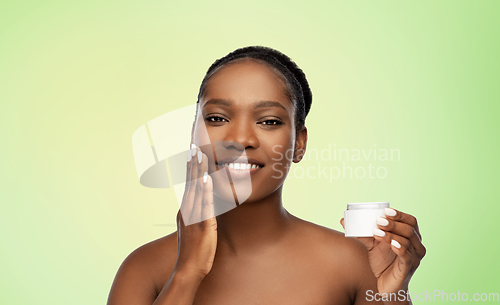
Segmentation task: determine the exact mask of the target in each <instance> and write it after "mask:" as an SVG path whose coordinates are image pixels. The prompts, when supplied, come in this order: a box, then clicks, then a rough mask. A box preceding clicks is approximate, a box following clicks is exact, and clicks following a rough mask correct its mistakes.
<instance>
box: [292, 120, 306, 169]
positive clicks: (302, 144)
mask: <svg viewBox="0 0 500 305" xmlns="http://www.w3.org/2000/svg"><path fill="white" fill-rule="evenodd" d="M306 146H307V128H306V126H303V127H302V129H301V130H300V132H299V134H298V136H297V139H295V151H294V152H293V160H292V161H293V163H299V162H300V160H302V158H303V157H304V154H305V153H306Z"/></svg>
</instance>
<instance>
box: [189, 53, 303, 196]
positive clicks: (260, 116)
mask: <svg viewBox="0 0 500 305" xmlns="http://www.w3.org/2000/svg"><path fill="white" fill-rule="evenodd" d="M206 89H207V90H206V91H205V92H206V93H205V95H204V96H203V97H202V98H201V99H200V101H199V105H198V113H197V120H196V124H195V129H194V134H193V139H194V143H195V144H197V145H199V143H207V142H208V141H207V139H206V135H208V137H209V142H210V143H211V144H212V145H211V146H212V147H210V145H206V146H203V145H201V146H200V145H199V146H200V148H201V149H202V151H203V152H204V153H205V154H206V155H207V156H208V159H209V173H213V172H215V171H217V170H227V171H228V172H229V174H230V176H231V179H232V180H231V181H232V182H231V184H232V186H233V189H236V191H237V187H236V185H235V184H237V183H243V181H244V180H245V179H246V180H245V181H246V183H247V184H249V183H248V182H249V181H250V179H251V193H250V192H249V195H250V196H249V197H248V199H247V200H246V202H252V201H256V200H259V199H262V198H265V197H267V196H269V195H270V194H271V193H273V192H275V191H276V190H277V189H278V188H280V187H281V186H282V184H283V182H284V180H285V177H286V175H287V173H288V171H289V168H290V165H291V162H292V161H294V162H298V161H299V160H300V157H299V158H298V159H297V158H296V159H293V152H294V148H296V149H297V148H299V149H300V148H303V149H305V141H306V133H305V132H301V133H300V135H299V137H298V139H297V143H296V145H294V142H295V141H296V139H295V127H294V126H295V120H294V118H295V116H294V107H293V105H292V103H291V101H290V100H289V98H288V97H287V96H286V94H285V85H284V83H283V81H282V80H281V79H280V78H279V77H278V76H277V75H276V73H275V72H274V71H273V70H272V69H271V68H269V67H268V66H266V65H264V64H261V63H258V62H255V61H253V60H244V61H239V62H235V63H231V64H229V65H226V66H224V67H222V68H221V69H220V70H219V71H217V72H216V73H215V74H214V75H213V76H212V77H211V78H210V80H209V81H208V83H207V88H206ZM205 128H206V132H205ZM203 137H205V139H203ZM299 142H300V143H299ZM297 146H298V147H297ZM242 154H243V156H245V155H246V157H247V158H246V159H247V162H248V164H250V166H251V167H252V168H251V169H249V170H248V169H245V170H241V169H240V170H237V169H232V168H230V166H229V167H227V166H228V164H230V163H233V167H235V166H237V165H235V164H236V163H240V164H241V163H242V162H238V161H241V160H244V159H245V158H243V159H242V157H240V156H242ZM237 158H239V159H237ZM243 163H244V162H243ZM254 167H255V168H254ZM212 177H213V181H214V195H215V196H216V197H219V198H220V199H223V200H225V201H231V199H233V193H232V190H231V188H230V186H229V183H228V181H227V180H226V181H223V179H218V178H217V176H212ZM239 178H241V179H239ZM249 178H250V179H249ZM233 200H234V199H233ZM241 203H242V202H240V204H241Z"/></svg>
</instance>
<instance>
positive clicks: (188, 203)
mask: <svg viewBox="0 0 500 305" xmlns="http://www.w3.org/2000/svg"><path fill="white" fill-rule="evenodd" d="M187 155H188V156H187V159H188V160H189V161H188V162H187V164H186V185H185V189H184V196H183V198H182V202H181V208H180V209H181V213H182V216H183V217H184V219H185V222H187V221H188V220H189V218H190V217H191V213H192V211H193V200H194V191H191V187H192V186H193V183H192V182H193V181H192V176H193V174H192V171H193V166H194V164H193V157H192V155H193V150H192V149H190V150H188V152H187Z"/></svg>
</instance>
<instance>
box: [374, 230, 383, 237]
mask: <svg viewBox="0 0 500 305" xmlns="http://www.w3.org/2000/svg"><path fill="white" fill-rule="evenodd" d="M373 234H375V235H377V236H380V237H384V236H385V232H384V231H382V230H380V229H379V228H375V229H373Z"/></svg>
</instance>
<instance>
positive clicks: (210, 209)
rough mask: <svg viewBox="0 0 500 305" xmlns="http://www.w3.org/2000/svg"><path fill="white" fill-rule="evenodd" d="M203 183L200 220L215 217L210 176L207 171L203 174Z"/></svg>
mask: <svg viewBox="0 0 500 305" xmlns="http://www.w3.org/2000/svg"><path fill="white" fill-rule="evenodd" d="M203 183H204V184H205V185H204V187H203V199H202V201H201V221H205V220H207V219H210V218H213V217H215V212H214V196H213V184H212V177H210V175H208V172H205V173H204V174H203Z"/></svg>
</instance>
